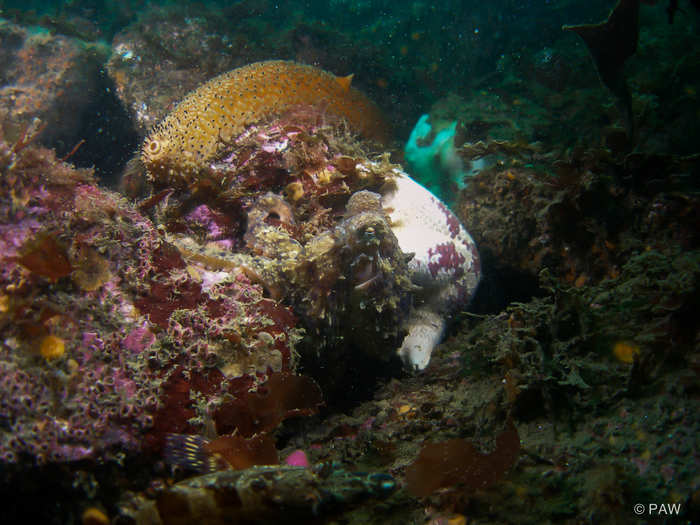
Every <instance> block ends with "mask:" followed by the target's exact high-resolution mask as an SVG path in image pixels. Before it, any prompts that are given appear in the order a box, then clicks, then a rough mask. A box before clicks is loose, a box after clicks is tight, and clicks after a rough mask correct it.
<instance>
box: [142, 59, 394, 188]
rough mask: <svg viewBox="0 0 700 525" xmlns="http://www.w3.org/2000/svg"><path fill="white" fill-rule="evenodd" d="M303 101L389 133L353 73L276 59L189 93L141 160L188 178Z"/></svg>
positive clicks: (354, 124) (154, 172) (374, 133)
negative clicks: (249, 129)
mask: <svg viewBox="0 0 700 525" xmlns="http://www.w3.org/2000/svg"><path fill="white" fill-rule="evenodd" d="M300 105H301V106H310V105H313V106H317V107H321V108H323V109H324V110H325V111H326V112H327V113H328V114H330V115H335V116H339V117H341V118H344V119H345V120H347V122H348V124H349V125H350V127H351V128H353V129H354V130H356V131H358V132H360V133H362V134H363V135H365V136H367V137H370V138H375V139H378V140H380V141H384V140H385V139H386V137H387V128H386V125H385V123H384V121H383V120H382V117H381V114H380V112H379V109H378V108H377V106H376V105H374V103H372V102H371V101H370V100H369V99H368V98H367V97H366V96H365V95H363V94H362V93H361V92H360V91H358V90H356V89H354V88H351V87H350V77H336V76H335V75H333V74H331V73H328V72H326V71H323V70H322V69H318V68H315V67H312V66H306V65H303V64H296V63H294V62H288V61H282V60H271V61H266V62H255V63H253V64H249V65H247V66H244V67H240V68H238V69H234V70H232V71H229V72H228V73H224V74H223V75H220V76H218V77H216V78H213V79H212V80H210V81H209V82H207V83H205V84H203V85H202V86H200V87H199V88H198V89H196V90H194V91H193V92H192V93H190V94H189V95H188V96H186V97H185V98H184V99H183V100H182V101H181V102H180V104H178V106H177V107H176V108H175V109H174V110H173V111H172V112H171V113H170V114H169V115H168V116H167V117H166V118H165V119H164V120H163V121H162V122H161V123H160V124H159V125H158V126H156V128H155V129H154V130H153V132H152V133H151V134H150V136H149V137H148V138H147V139H146V141H145V142H144V145H143V150H142V154H141V158H142V160H143V162H144V164H145V165H146V168H147V169H148V172H149V173H150V174H151V176H155V177H165V178H167V179H170V180H177V179H178V178H180V177H184V178H185V180H187V177H188V176H191V175H195V174H196V173H197V172H198V171H200V170H201V169H202V168H203V167H205V166H206V165H207V164H208V163H209V162H210V161H212V160H213V159H214V158H215V157H216V155H217V153H220V151H221V149H222V148H223V147H224V146H225V145H226V144H228V143H230V142H231V141H232V140H233V139H234V138H235V137H236V136H237V135H238V134H240V133H241V132H242V131H243V130H244V129H245V127H246V126H247V125H250V124H253V123H255V122H259V121H260V120H263V119H264V118H266V117H269V116H271V115H276V114H280V113H284V112H285V111H288V110H290V109H292V108H293V107H295V106H300Z"/></svg>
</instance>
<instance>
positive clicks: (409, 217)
mask: <svg viewBox="0 0 700 525" xmlns="http://www.w3.org/2000/svg"><path fill="white" fill-rule="evenodd" d="M394 182H395V184H392V185H391V186H390V187H389V188H388V189H387V190H386V191H384V192H382V193H383V196H382V205H383V206H384V209H385V211H386V212H387V213H388V215H389V218H390V221H391V228H392V230H393V232H394V235H396V238H397V239H398V241H399V246H400V248H401V251H403V252H405V253H412V254H414V255H413V258H412V259H411V260H410V261H409V270H410V272H411V277H412V280H413V282H414V283H415V284H417V285H418V286H420V288H421V292H420V293H419V294H418V295H419V300H418V301H416V302H417V304H415V305H414V308H413V311H412V312H411V314H410V315H409V317H408V319H407V320H406V322H405V324H404V328H405V329H406V331H407V335H406V337H405V338H404V340H403V343H402V344H401V347H400V348H399V349H398V353H399V355H400V356H401V358H402V360H403V361H404V363H406V365H408V366H409V367H411V368H414V369H418V370H422V369H424V368H425V367H426V366H427V365H428V362H429V361H430V355H431V353H432V352H433V349H434V348H435V347H436V346H437V345H438V343H440V341H441V339H442V337H443V335H444V332H445V325H446V318H447V316H449V315H450V313H451V312H453V311H454V310H455V309H457V308H459V307H461V306H464V305H466V303H467V302H468V301H469V299H470V298H471V296H472V294H473V292H474V290H475V289H476V286H477V284H478V282H479V277H480V274H481V264H480V259H479V252H478V250H477V248H476V244H475V243H474V240H473V239H472V238H471V236H470V235H469V233H467V231H466V230H465V229H464V226H462V223H461V222H460V221H459V219H458V218H457V217H456V216H455V215H454V214H453V213H452V212H451V211H450V210H449V209H448V208H447V206H445V204H443V203H442V202H441V201H440V200H439V199H437V198H436V197H435V196H434V195H433V194H432V193H430V192H429V191H428V190H427V189H426V188H424V187H423V186H421V185H420V184H418V183H417V182H416V181H414V180H413V179H411V178H410V177H409V176H408V175H407V174H405V173H404V172H402V171H400V170H398V169H397V170H395V178H394Z"/></svg>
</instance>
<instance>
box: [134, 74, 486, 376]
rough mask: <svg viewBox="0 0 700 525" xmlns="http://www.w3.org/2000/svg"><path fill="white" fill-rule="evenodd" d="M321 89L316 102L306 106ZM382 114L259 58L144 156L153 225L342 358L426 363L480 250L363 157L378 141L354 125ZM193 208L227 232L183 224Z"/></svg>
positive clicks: (428, 203)
mask: <svg viewBox="0 0 700 525" xmlns="http://www.w3.org/2000/svg"><path fill="white" fill-rule="evenodd" d="M280 82H282V83H283V84H280ZM290 83H291V85H293V86H294V88H293V89H289V85H290ZM256 93H258V95H256ZM259 93H264V94H265V96H263V97H262V100H261V99H260V95H259ZM309 93H310V95H309ZM318 93H322V97H321V106H322V107H318V106H316V107H315V108H313V107H311V108H310V107H309V106H308V104H312V105H313V100H314V97H315V96H316V95H318ZM300 97H301V98H300ZM237 104H244V105H246V107H247V108H249V109H246V110H245V111H243V110H241V111H239V109H235V110H234V109H231V108H232V107H235V108H239V106H238V105H237ZM217 108H218V109H217ZM250 108H254V109H250ZM329 113H330V114H332V115H335V116H336V117H337V116H340V117H342V118H343V119H344V122H346V123H347V125H343V124H342V122H340V121H339V120H337V119H332V120H328V119H326V116H327V115H328V114H329ZM378 122H379V117H378V110H376V108H375V107H374V106H373V105H372V104H371V103H370V102H369V101H368V100H367V99H366V98H364V95H361V94H359V92H356V91H351V90H350V88H349V86H347V85H345V83H344V82H339V77H335V76H333V75H331V74H330V73H326V72H324V71H322V70H318V69H317V68H312V67H310V66H301V65H298V64H294V63H290V62H280V61H273V62H263V63H258V64H251V66H246V67H244V68H240V69H239V70H234V71H232V72H230V73H229V74H226V75H223V76H222V77H217V78H216V79H214V80H212V81H210V82H209V83H207V84H205V85H203V86H202V87H201V88H199V89H197V90H195V91H194V92H193V93H191V94H190V95H189V96H188V97H186V98H185V99H184V100H183V102H181V103H180V105H178V107H177V108H176V109H175V110H174V111H173V113H171V114H170V115H168V116H167V117H166V118H165V120H164V121H163V122H162V123H161V124H160V125H159V126H157V127H156V128H155V129H154V130H153V132H152V133H151V135H150V136H149V137H148V138H147V139H146V141H145V143H144V146H143V149H142V160H143V163H144V165H145V167H146V170H147V174H148V179H149V180H150V181H151V184H152V185H153V192H154V197H151V199H150V200H151V201H154V202H158V204H157V207H159V209H160V211H159V212H157V213H156V215H157V216H158V217H157V220H158V221H159V222H161V223H163V224H164V225H165V226H166V229H169V230H171V231H172V232H173V233H172V236H171V238H170V240H171V242H172V243H173V244H175V245H176V246H178V247H180V248H181V251H182V253H183V254H184V255H186V256H188V257H190V259H191V260H192V259H193V257H192V256H193V254H194V258H195V259H197V260H199V261H216V260H220V261H223V262H222V263H221V264H220V265H219V266H220V268H219V269H222V268H233V267H236V268H244V269H245V272H246V275H248V276H250V277H252V278H253V279H254V280H256V281H258V282H260V283H261V284H262V285H263V286H264V287H265V289H266V290H267V291H268V293H269V295H270V296H271V297H272V298H274V299H275V300H279V301H284V302H286V303H287V304H290V305H291V306H292V308H293V310H294V311H295V313H296V314H298V315H299V316H300V317H301V318H302V319H303V321H304V323H305V327H306V329H307V332H308V334H311V336H312V337H317V339H318V340H319V341H323V340H326V341H328V343H327V344H325V345H321V346H322V347H323V348H324V351H325V350H328V351H330V352H336V354H335V356H334V357H335V360H336V361H338V362H339V363H340V362H343V360H344V359H346V358H348V357H350V356H349V355H348V353H347V352H354V351H356V349H361V350H362V351H364V352H365V353H366V354H368V355H371V356H374V357H382V358H390V357H391V356H392V355H393V356H398V358H400V359H401V360H402V361H403V363H405V365H406V366H407V367H408V368H410V369H415V370H422V369H424V368H425V367H426V366H427V365H428V363H429V361H430V357H431V354H432V353H433V350H434V349H435V347H436V346H437V345H438V344H439V342H440V341H441V339H442V338H443V336H444V333H445V329H446V326H447V323H448V320H449V318H450V316H451V314H452V312H454V311H455V310H457V309H459V308H462V307H464V306H465V305H466V304H467V303H468V301H469V300H470V297H471V296H472V295H473V292H474V290H475V289H476V286H477V284H478V282H479V277H480V273H481V268H480V260H479V254H478V251H477V248H476V245H475V243H474V241H473V240H472V238H471V237H470V235H469V234H468V233H467V231H466V230H465V229H464V227H463V226H462V224H461V223H460V221H459V219H458V218H457V217H456V216H455V215H454V214H453V213H452V212H451V211H450V210H449V209H448V208H447V206H446V205H445V204H444V203H442V202H441V201H440V200H439V199H437V198H436V197H434V196H433V195H432V194H431V193H430V192H429V191H428V190H427V189H425V188H424V187H422V186H421V185H420V184H418V183H417V182H415V181H414V180H413V179H411V178H410V177H409V176H408V175H407V174H406V173H405V172H404V171H403V170H402V169H401V167H400V166H398V165H396V164H394V163H392V162H390V161H389V155H388V154H386V153H384V154H382V153H368V152H367V151H368V149H369V148H370V146H369V145H368V144H374V145H376V143H368V142H366V141H364V140H362V139H361V138H360V137H359V136H358V135H357V133H360V134H362V135H364V136H372V135H373V133H374V132H375V131H376V130H377V129H380V128H381V125H380V124H378ZM183 183H184V184H183ZM159 195H165V197H158V196H159ZM197 206H199V207H202V206H203V207H206V208H207V209H208V210H209V211H208V212H207V214H208V216H211V217H226V222H227V224H228V226H226V228H228V230H229V232H230V233H229V234H227V235H228V238H224V237H226V236H227V235H223V234H222V233H221V232H222V231H224V230H225V229H226V228H224V227H222V226H220V225H215V226H214V227H212V226H207V227H206V228H204V230H206V231H205V233H204V235H202V233H201V230H202V229H203V228H202V227H198V229H197V228H194V227H190V225H189V224H190V223H189V222H188V221H189V220H190V219H188V215H187V210H191V209H193V208H195V207H197ZM196 209H198V210H199V209H200V208H196ZM199 215H200V216H201V213H200V214H199ZM231 224H233V226H231ZM207 231H208V232H209V233H207ZM213 231H216V234H215V235H214V234H213V233H211V232H213ZM215 269H216V268H215ZM317 346H318V345H317ZM348 349H349V350H348ZM338 366H339V368H340V369H342V366H340V365H338Z"/></svg>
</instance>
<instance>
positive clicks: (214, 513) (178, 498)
mask: <svg viewBox="0 0 700 525" xmlns="http://www.w3.org/2000/svg"><path fill="white" fill-rule="evenodd" d="M395 489H396V482H395V480H394V479H393V478H392V477H391V476H390V475H388V474H383V473H367V472H349V471H347V470H344V469H342V468H339V467H338V466H337V465H333V464H318V465H315V466H313V467H312V468H306V467H294V466H287V465H276V466H256V467H251V468H249V469H245V470H220V471H217V472H212V473H210V474H204V475H201V476H195V477H193V478H189V479H186V480H184V481H181V482H179V483H176V484H174V485H172V486H170V487H164V488H161V489H160V490H157V491H156V493H155V494H153V495H152V496H151V497H146V496H143V495H135V494H132V495H130V496H129V497H127V498H126V499H125V500H124V501H122V504H121V505H120V511H121V516H120V523H122V522H124V523H133V524H135V525H179V524H186V523H207V524H208V525H218V524H225V523H260V522H265V523H268V522H270V520H281V521H282V522H284V523H289V522H298V521H301V522H306V520H311V519H313V518H316V517H318V516H321V515H323V514H325V513H327V512H329V511H334V510H338V509H342V508H343V507H346V506H350V505H352V504H355V503H359V502H361V501H363V500H366V499H369V498H386V497H388V496H390V495H391V494H392V493H393V492H394V490H395Z"/></svg>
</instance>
